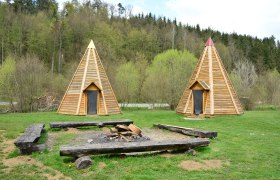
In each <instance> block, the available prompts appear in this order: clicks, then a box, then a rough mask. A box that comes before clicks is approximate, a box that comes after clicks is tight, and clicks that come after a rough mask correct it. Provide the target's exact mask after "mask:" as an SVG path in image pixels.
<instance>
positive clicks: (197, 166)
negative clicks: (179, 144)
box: [179, 159, 223, 171]
mask: <svg viewBox="0 0 280 180" xmlns="http://www.w3.org/2000/svg"><path fill="white" fill-rule="evenodd" d="M179 167H181V168H183V169H185V170H189V171H192V170H213V169H220V168H222V167H223V162H222V161H221V160H217V159H213V160H203V161H201V162H198V161H193V160H186V161H182V162H181V163H180V164H179Z"/></svg>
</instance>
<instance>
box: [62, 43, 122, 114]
mask: <svg viewBox="0 0 280 180" xmlns="http://www.w3.org/2000/svg"><path fill="white" fill-rule="evenodd" d="M88 53H90V54H89V59H88V65H87V70H86V69H85V65H86V61H87V57H88ZM84 73H86V74H84ZM84 75H85V80H84V83H83V77H84ZM92 82H93V83H94V84H96V85H97V86H98V87H100V88H101V92H100V93H99V94H98V114H99V115H106V114H117V113H121V111H120V108H119V105H118V102H117V99H116V97H115V94H114V92H113V89H112V87H111V84H110V82H109V79H108V77H107V75H106V72H105V70H104V68H103V65H102V63H101V60H100V58H99V56H98V53H97V51H96V49H95V48H87V50H86V52H85V54H84V56H83V58H82V59H81V62H80V64H79V65H78V67H77V70H76V72H75V74H74V76H73V78H72V80H71V82H70V84H69V86H68V88H67V91H66V93H65V95H64V98H63V99H62V102H61V104H60V107H59V110H58V112H59V113H63V114H76V112H77V108H78V104H80V106H79V109H78V115H86V114H87V99H86V97H87V96H86V94H85V93H84V90H85V88H87V86H89V85H90V84H91V83H92ZM82 85H83V87H81V86H82ZM81 93H82V96H81V100H80V101H81V102H80V103H79V102H78V101H79V96H80V94H81Z"/></svg>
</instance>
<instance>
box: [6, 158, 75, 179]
mask: <svg viewBox="0 0 280 180" xmlns="http://www.w3.org/2000/svg"><path fill="white" fill-rule="evenodd" d="M3 164H4V165H5V166H7V167H8V170H11V169H12V168H15V167H16V166H18V165H22V164H31V165H35V166H38V167H40V168H42V169H43V170H49V171H52V172H54V174H55V175H52V174H47V173H44V174H43V175H44V176H46V177H47V178H48V179H61V178H63V179H71V178H70V177H67V176H65V175H64V174H62V173H61V172H59V171H57V170H55V169H53V168H50V167H47V166H45V165H43V164H42V163H41V162H39V161H37V160H36V159H33V158H31V157H28V156H18V157H15V158H10V159H4V160H3Z"/></svg>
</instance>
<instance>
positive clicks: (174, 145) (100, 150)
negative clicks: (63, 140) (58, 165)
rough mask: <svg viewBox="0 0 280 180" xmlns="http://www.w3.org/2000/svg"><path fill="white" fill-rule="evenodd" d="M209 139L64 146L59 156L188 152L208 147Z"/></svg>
mask: <svg viewBox="0 0 280 180" xmlns="http://www.w3.org/2000/svg"><path fill="white" fill-rule="evenodd" d="M209 143H210V141H209V139H205V138H193V139H184V140H162V141H142V142H114V143H103V144H86V145H73V146H70V145H64V146H60V156H73V157H80V156H85V155H97V154H117V153H130V152H145V151H158V150H160V151H165V150H188V149H193V148H196V147H200V146H208V145H209Z"/></svg>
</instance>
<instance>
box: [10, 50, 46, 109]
mask: <svg viewBox="0 0 280 180" xmlns="http://www.w3.org/2000/svg"><path fill="white" fill-rule="evenodd" d="M46 75H47V73H46V68H45V66H44V64H43V63H42V62H41V61H40V60H39V59H38V58H37V57H36V56H34V55H27V56H26V57H22V58H21V59H20V60H19V62H18V63H17V65H16V73H15V83H16V97H17V100H18V110H19V111H20V112H28V111H31V112H32V111H33V110H36V108H37V107H36V104H35V103H36V99H37V98H39V97H40V96H41V95H42V94H43V93H44V92H45V88H44V85H45V84H46V83H47V82H46V81H45V80H46Z"/></svg>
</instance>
